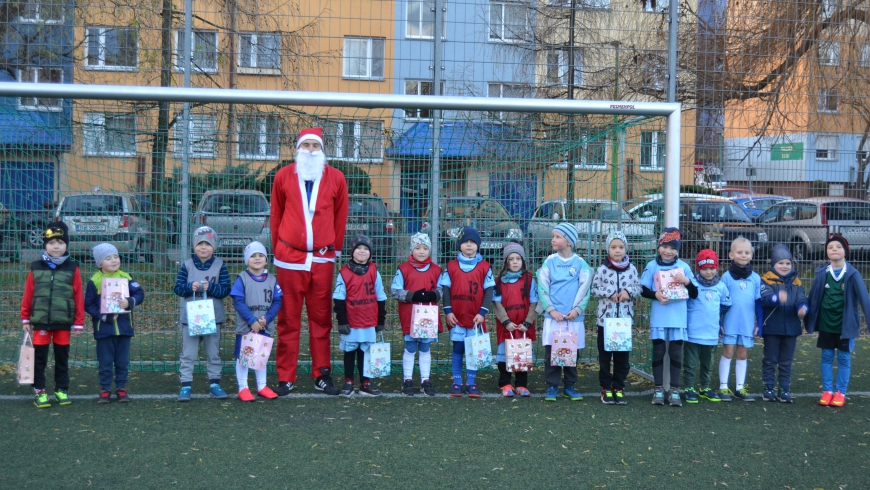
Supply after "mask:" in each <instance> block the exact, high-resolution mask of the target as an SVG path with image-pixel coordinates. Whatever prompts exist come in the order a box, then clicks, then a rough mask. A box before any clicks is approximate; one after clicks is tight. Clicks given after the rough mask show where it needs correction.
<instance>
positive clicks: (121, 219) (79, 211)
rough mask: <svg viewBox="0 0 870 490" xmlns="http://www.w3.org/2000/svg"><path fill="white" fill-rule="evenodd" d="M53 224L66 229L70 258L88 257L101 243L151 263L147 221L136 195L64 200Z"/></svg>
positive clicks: (72, 196)
mask: <svg viewBox="0 0 870 490" xmlns="http://www.w3.org/2000/svg"><path fill="white" fill-rule="evenodd" d="M55 220H56V221H63V222H64V223H66V225H67V227H69V235H70V241H69V251H70V253H71V254H78V255H88V254H90V252H91V249H92V248H93V247H94V246H95V245H97V244H99V243H102V242H109V243H112V244H113V245H115V246H116V247H117V248H118V252H119V253H121V254H123V255H126V256H129V257H133V258H134V259H135V260H141V261H145V262H150V261H151V259H152V257H151V252H152V249H151V244H150V242H149V234H150V226H151V223H150V219H149V217H148V215H147V213H144V212H143V211H142V208H141V206H140V205H139V200H138V199H137V198H136V196H135V195H133V194H130V193H125V192H107V191H96V192H87V193H81V194H70V195H68V196H65V197H63V198H62V199H61V200H60V203H59V204H58V207H57V211H56V212H55Z"/></svg>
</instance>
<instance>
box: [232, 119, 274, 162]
mask: <svg viewBox="0 0 870 490" xmlns="http://www.w3.org/2000/svg"><path fill="white" fill-rule="evenodd" d="M280 135H281V120H280V119H278V116H274V115H267V116H241V117H239V147H238V150H237V153H238V155H239V158H244V159H250V160H277V159H278V138H279V136H280Z"/></svg>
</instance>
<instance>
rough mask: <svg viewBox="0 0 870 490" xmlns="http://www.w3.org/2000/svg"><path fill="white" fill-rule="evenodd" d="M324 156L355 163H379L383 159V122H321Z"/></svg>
mask: <svg viewBox="0 0 870 490" xmlns="http://www.w3.org/2000/svg"><path fill="white" fill-rule="evenodd" d="M323 139H324V141H323V146H324V150H325V152H326V156H327V157H329V158H336V159H341V160H347V161H356V162H381V161H383V158H384V123H383V121H336V120H327V121H323Z"/></svg>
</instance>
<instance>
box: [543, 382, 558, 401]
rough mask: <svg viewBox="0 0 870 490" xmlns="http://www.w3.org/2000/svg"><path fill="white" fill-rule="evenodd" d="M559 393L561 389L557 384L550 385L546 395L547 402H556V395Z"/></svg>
mask: <svg viewBox="0 0 870 490" xmlns="http://www.w3.org/2000/svg"><path fill="white" fill-rule="evenodd" d="M558 394H559V389H558V388H556V387H555V386H550V387H549V388H547V393H546V394H545V395H544V401H545V402H554V401H556V395H558Z"/></svg>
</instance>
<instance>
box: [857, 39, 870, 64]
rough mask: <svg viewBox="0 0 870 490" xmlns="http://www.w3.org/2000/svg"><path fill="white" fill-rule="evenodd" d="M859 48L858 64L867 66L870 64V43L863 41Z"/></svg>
mask: <svg viewBox="0 0 870 490" xmlns="http://www.w3.org/2000/svg"><path fill="white" fill-rule="evenodd" d="M858 49H859V52H858V65H859V66H862V67H864V68H867V67H868V66H870V44H868V43H861V45H860V47H859V48H858Z"/></svg>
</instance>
